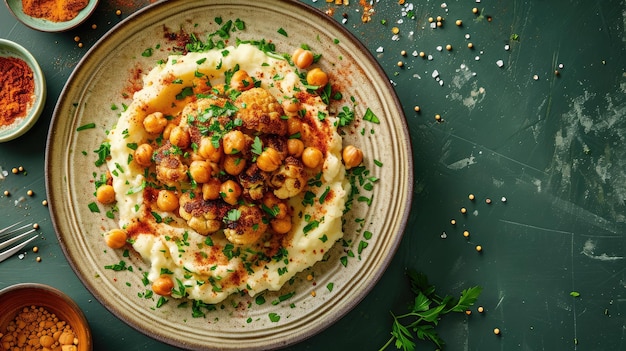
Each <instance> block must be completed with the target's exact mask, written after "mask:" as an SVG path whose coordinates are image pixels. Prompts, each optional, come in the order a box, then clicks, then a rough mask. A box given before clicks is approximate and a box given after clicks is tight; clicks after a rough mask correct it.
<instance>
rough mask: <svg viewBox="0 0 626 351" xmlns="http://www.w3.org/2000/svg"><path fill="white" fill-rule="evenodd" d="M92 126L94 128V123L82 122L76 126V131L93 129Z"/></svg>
mask: <svg viewBox="0 0 626 351" xmlns="http://www.w3.org/2000/svg"><path fill="white" fill-rule="evenodd" d="M94 128H96V124H95V123H87V124H83V125H82V126H80V127H78V128H76V131H77V132H80V131H81V130H85V129H94Z"/></svg>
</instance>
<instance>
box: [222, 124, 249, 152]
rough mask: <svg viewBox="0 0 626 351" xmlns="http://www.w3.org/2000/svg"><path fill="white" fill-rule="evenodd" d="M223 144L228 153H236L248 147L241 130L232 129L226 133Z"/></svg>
mask: <svg viewBox="0 0 626 351" xmlns="http://www.w3.org/2000/svg"><path fill="white" fill-rule="evenodd" d="M222 146H223V148H224V153H225V154H226V155H232V154H236V153H238V152H241V151H242V150H243V149H244V147H246V139H245V137H244V136H243V133H242V132H241V131H239V130H231V131H230V132H228V133H226V134H224V137H223V138H222Z"/></svg>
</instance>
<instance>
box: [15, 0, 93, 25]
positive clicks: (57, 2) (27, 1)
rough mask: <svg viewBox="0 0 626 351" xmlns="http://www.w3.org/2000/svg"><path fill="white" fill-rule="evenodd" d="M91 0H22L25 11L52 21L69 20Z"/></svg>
mask: <svg viewBox="0 0 626 351" xmlns="http://www.w3.org/2000/svg"><path fill="white" fill-rule="evenodd" d="M88 3H89V0H22V8H23V9H24V13H25V14H27V15H29V16H31V17H37V18H43V19H47V20H48V21H52V22H67V21H70V20H72V19H74V17H76V16H78V13H79V12H80V11H81V10H82V9H84V8H85V7H86V6H87V4H88Z"/></svg>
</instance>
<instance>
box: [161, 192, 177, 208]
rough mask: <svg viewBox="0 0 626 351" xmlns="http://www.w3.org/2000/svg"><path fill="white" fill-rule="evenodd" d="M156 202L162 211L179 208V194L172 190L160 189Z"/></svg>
mask: <svg viewBox="0 0 626 351" xmlns="http://www.w3.org/2000/svg"><path fill="white" fill-rule="evenodd" d="M156 204H157V207H158V208H159V209H160V210H161V211H167V212H173V211H174V210H175V209H177V208H178V196H177V195H176V193H175V192H173V191H171V190H160V191H159V194H158V195H157V201H156Z"/></svg>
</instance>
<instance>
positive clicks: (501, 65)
mask: <svg viewBox="0 0 626 351" xmlns="http://www.w3.org/2000/svg"><path fill="white" fill-rule="evenodd" d="M496 65H498V67H500V68H502V67H504V61H502V60H498V61H496Z"/></svg>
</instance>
